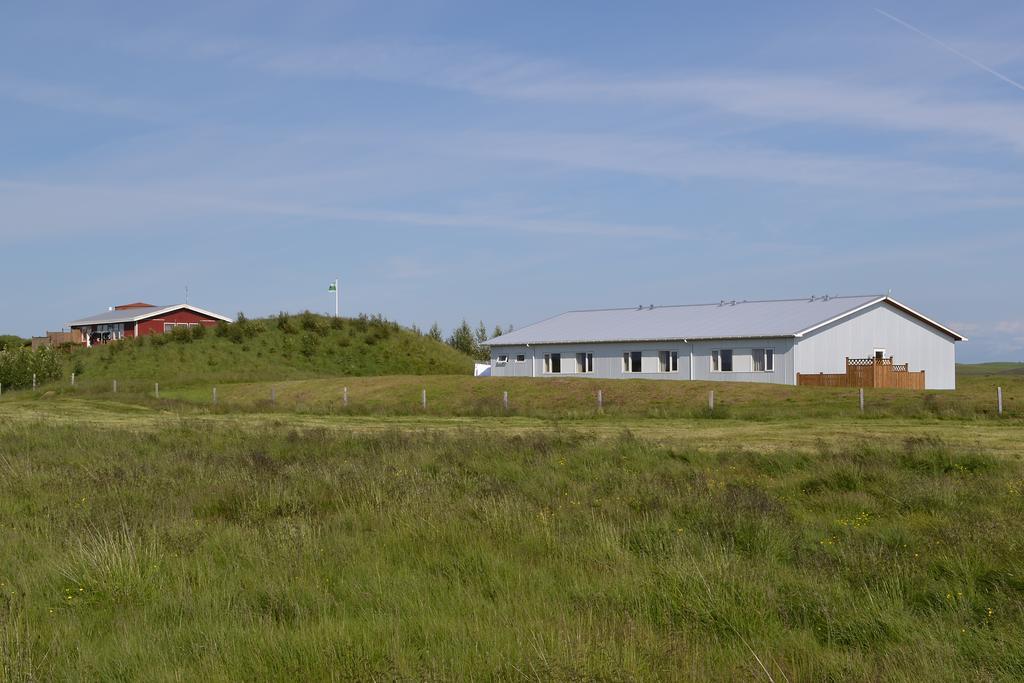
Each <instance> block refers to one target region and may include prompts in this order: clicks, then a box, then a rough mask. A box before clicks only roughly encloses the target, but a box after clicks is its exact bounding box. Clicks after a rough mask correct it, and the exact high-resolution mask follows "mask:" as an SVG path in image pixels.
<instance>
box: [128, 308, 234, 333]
mask: <svg viewBox="0 0 1024 683" xmlns="http://www.w3.org/2000/svg"><path fill="white" fill-rule="evenodd" d="M218 322H219V321H218V320H217V319H216V318H211V317H209V316H206V315H202V314H199V313H196V312H195V311H190V310H188V309H187V308H179V309H178V310H176V311H172V312H170V313H164V314H163V315H161V316H160V317H159V318H146V319H145V320H140V321H139V336H140V337H143V336H145V335H147V334H163V332H164V323H199V324H200V325H203V326H204V327H215V326H216V325H217V323H218ZM125 336H126V337H127V336H128V330H125Z"/></svg>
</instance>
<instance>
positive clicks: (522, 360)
mask: <svg viewBox="0 0 1024 683" xmlns="http://www.w3.org/2000/svg"><path fill="white" fill-rule="evenodd" d="M516 362H517V363H525V362H526V354H525V353H520V354H519V355H517V356H516Z"/></svg>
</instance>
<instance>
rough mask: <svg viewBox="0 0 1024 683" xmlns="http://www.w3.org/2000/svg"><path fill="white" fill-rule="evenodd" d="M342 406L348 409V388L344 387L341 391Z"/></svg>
mask: <svg viewBox="0 0 1024 683" xmlns="http://www.w3.org/2000/svg"><path fill="white" fill-rule="evenodd" d="M341 405H343V406H345V407H346V408H348V387H343V388H342V390H341Z"/></svg>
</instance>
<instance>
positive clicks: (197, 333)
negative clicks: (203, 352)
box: [190, 325, 206, 339]
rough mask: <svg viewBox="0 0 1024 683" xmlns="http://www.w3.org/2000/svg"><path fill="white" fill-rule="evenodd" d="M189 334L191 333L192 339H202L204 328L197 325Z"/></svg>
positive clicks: (204, 334) (204, 333)
mask: <svg viewBox="0 0 1024 683" xmlns="http://www.w3.org/2000/svg"><path fill="white" fill-rule="evenodd" d="M190 332H191V333H192V338H193V339H202V338H203V337H205V336H206V326H205V325H197V326H196V327H193V328H191V329H190Z"/></svg>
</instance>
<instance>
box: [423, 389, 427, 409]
mask: <svg viewBox="0 0 1024 683" xmlns="http://www.w3.org/2000/svg"><path fill="white" fill-rule="evenodd" d="M426 409H427V390H426V389H424V390H423V410H426Z"/></svg>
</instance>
